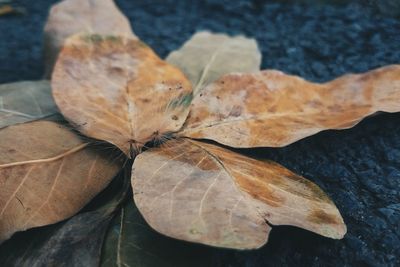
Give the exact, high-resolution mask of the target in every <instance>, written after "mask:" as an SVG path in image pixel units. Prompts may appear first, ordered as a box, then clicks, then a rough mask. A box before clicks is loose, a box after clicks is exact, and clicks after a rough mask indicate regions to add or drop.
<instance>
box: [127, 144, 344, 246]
mask: <svg viewBox="0 0 400 267" xmlns="http://www.w3.org/2000/svg"><path fill="white" fill-rule="evenodd" d="M132 186H133V191H134V199H135V202H136V205H137V207H138V209H139V210H140V212H141V213H142V215H143V216H144V218H145V220H146V221H147V222H148V223H149V224H150V226H152V227H153V228H154V229H155V230H157V231H158V232H161V233H163V234H165V235H168V236H171V237H174V238H177V239H182V240H187V241H192V242H198V243H203V244H207V245H212V246H217V247H227V248H236V249H252V248H258V247H260V246H262V245H263V244H265V243H266V242H267V239H268V234H269V231H270V230H271V227H270V225H269V224H268V223H270V224H273V225H294V226H298V227H301V228H304V229H307V230H310V231H313V232H315V233H318V234H321V235H324V236H327V237H331V238H342V237H343V235H344V234H345V232H346V226H345V225H344V223H343V219H342V217H341V216H340V214H339V211H338V210H337V208H336V207H335V205H334V204H333V203H332V201H331V200H330V199H329V198H328V197H327V196H326V195H325V194H324V192H323V191H322V190H321V189H320V188H319V187H318V186H316V185H315V184H313V183H311V182H309V181H307V180H306V179H304V178H302V177H300V176H298V175H296V174H294V173H292V172H291V171H289V170H287V169H285V168H284V167H282V166H280V165H278V164H276V163H274V162H268V161H258V160H255V159H251V158H249V157H245V156H242V155H240V154H237V153H234V152H232V151H229V150H227V149H223V148H220V147H217V146H215V145H211V144H205V143H202V142H197V141H192V140H189V139H183V140H179V141H172V142H171V143H166V145H165V146H164V147H163V148H156V149H151V150H148V151H146V152H144V153H142V154H140V155H139V156H138V157H137V158H136V160H135V162H134V165H133V174H132ZM267 222H268V223H267Z"/></svg>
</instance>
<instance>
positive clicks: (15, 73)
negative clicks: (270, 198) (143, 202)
mask: <svg viewBox="0 0 400 267" xmlns="http://www.w3.org/2000/svg"><path fill="white" fill-rule="evenodd" d="M53 2H55V1H49V0H40V1H28V0H20V1H18V3H19V5H20V6H24V7H25V8H26V11H27V13H26V15H23V16H10V17H0V82H1V83H4V82H10V81H17V80H27V79H39V78H40V77H41V75H42V72H43V65H42V61H41V43H42V39H41V38H42V28H43V25H44V21H45V19H46V15H47V11H48V7H49V5H50V4H51V3H53ZM264 2H265V1H218V0H205V1H184V0H181V1H179V0H157V1H154V0H151V1H128V0H125V1H124V0H118V1H117V3H118V5H119V6H120V8H121V9H122V10H123V11H124V13H125V14H126V15H127V16H128V17H129V19H130V20H131V22H132V24H133V28H134V31H135V33H136V34H137V35H138V36H139V37H140V38H141V39H142V40H143V41H145V42H147V43H148V44H149V45H150V46H151V47H153V48H154V49H155V50H156V52H158V53H159V54H160V55H161V56H165V55H166V54H167V53H168V52H169V51H171V50H173V49H176V48H178V47H179V46H180V45H181V44H182V43H183V42H184V41H185V40H186V39H188V38H189V37H190V36H191V35H192V34H193V33H194V32H195V31H196V30H202V29H207V30H212V31H218V32H226V33H232V34H233V33H241V34H245V35H247V36H251V37H255V38H256V39H257V40H258V42H259V44H260V48H261V50H262V52H263V57H264V59H263V64H262V66H263V68H276V69H280V70H283V71H286V72H288V73H292V74H297V75H301V76H303V77H305V78H307V79H310V80H313V81H326V80H329V79H332V78H334V77H336V76H338V75H341V74H344V73H347V72H361V71H366V70H369V69H372V68H375V67H379V66H383V65H386V64H392V63H397V64H399V63H400V20H399V19H396V18H385V17H384V16H383V15H382V13H378V12H376V11H374V9H371V8H368V7H366V8H365V7H363V8H361V7H360V6H358V5H356V4H350V5H339V6H329V5H318V6H316V5H291V4H276V3H267V4H264ZM247 152H249V151H247ZM249 153H252V154H254V153H255V154H256V155H258V156H262V157H265V158H270V159H274V160H276V161H278V162H280V163H281V164H283V165H285V166H286V167H288V168H290V169H292V170H294V171H296V172H298V173H300V174H302V175H304V176H305V177H307V178H309V179H310V180H312V181H314V182H316V183H317V184H318V185H320V186H321V187H322V188H323V189H324V190H325V191H326V192H327V193H328V194H329V195H330V196H331V197H332V199H333V200H334V201H335V203H336V204H337V206H338V208H339V210H341V212H342V214H343V217H344V220H345V222H346V223H347V225H348V234H347V235H346V237H345V239H343V240H340V241H335V240H330V239H326V238H323V237H319V236H317V235H314V234H312V233H310V232H307V231H303V230H300V229H296V228H293V227H276V228H275V229H274V230H273V231H272V234H271V236H270V242H269V244H268V245H267V246H265V247H263V248H262V249H260V250H257V251H248V252H235V251H230V250H218V249H215V251H214V252H215V253H214V255H215V265H216V266H257V267H258V266H400V223H399V221H400V113H397V114H380V115H377V116H374V117H372V118H369V119H366V120H364V121H363V122H362V123H360V124H359V125H358V126H356V127H355V128H353V129H350V130H345V131H327V132H323V133H320V134H318V135H316V136H313V137H310V138H307V139H305V140H302V141H300V142H297V143H295V144H293V145H290V146H288V147H286V148H282V149H257V150H255V152H254V151H252V152H249ZM177 242H179V241H177Z"/></svg>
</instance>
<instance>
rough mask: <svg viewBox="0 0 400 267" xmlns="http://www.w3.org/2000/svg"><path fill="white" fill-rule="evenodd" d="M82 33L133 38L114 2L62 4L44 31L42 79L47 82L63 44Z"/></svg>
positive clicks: (85, 0) (68, 1) (87, 0)
mask: <svg viewBox="0 0 400 267" xmlns="http://www.w3.org/2000/svg"><path fill="white" fill-rule="evenodd" d="M82 32H86V33H98V34H117V35H127V36H131V37H133V38H134V37H135V35H134V33H133V31H132V28H131V26H130V24H129V20H128V19H127V18H126V17H125V16H124V15H123V14H122V13H121V11H120V10H119V9H118V7H117V6H116V5H115V3H114V0H64V1H62V2H60V3H58V4H55V5H53V6H52V8H51V9H50V13H49V17H48V19H47V23H46V25H45V28H44V57H45V64H46V66H45V67H46V70H45V72H46V74H45V77H47V78H50V76H51V72H52V70H53V66H54V64H55V62H56V59H57V55H58V53H59V51H60V49H61V47H62V46H63V44H64V41H65V40H66V39H67V38H68V37H70V36H71V35H74V34H77V33H82Z"/></svg>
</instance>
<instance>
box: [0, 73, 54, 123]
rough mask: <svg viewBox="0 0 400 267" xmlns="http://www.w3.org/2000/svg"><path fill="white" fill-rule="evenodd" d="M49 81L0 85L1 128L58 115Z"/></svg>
mask: <svg viewBox="0 0 400 267" xmlns="http://www.w3.org/2000/svg"><path fill="white" fill-rule="evenodd" d="M57 112H58V111H57V107H56V104H55V103H54V100H53V97H52V95H51V88H50V83H49V81H46V80H43V81H32V82H31V81H26V82H15V83H8V84H2V85H0V128H3V127H6V126H9V125H12V124H16V123H22V122H28V121H33V120H37V119H41V118H44V117H48V116H51V115H54V114H55V113H57Z"/></svg>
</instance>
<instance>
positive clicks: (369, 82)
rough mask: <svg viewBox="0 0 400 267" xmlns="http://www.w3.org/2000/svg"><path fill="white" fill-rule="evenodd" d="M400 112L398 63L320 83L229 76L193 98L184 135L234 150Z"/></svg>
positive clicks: (270, 74)
mask: <svg viewBox="0 0 400 267" xmlns="http://www.w3.org/2000/svg"><path fill="white" fill-rule="evenodd" d="M377 111H386V112H398V111H400V65H392V66H387V67H382V68H380V69H376V70H373V71H370V72H367V73H364V74H358V75H346V76H343V77H340V78H338V79H336V80H333V81H331V82H327V83H323V84H316V83H311V82H308V81H305V80H304V79H302V78H299V77H296V76H291V75H286V74H284V73H282V72H280V71H274V70H268V71H261V72H259V73H255V74H230V75H226V76H223V77H222V78H221V79H219V80H218V81H216V82H215V83H213V84H211V85H209V86H208V87H206V88H205V89H203V90H202V92H201V94H200V95H199V96H196V97H195V98H194V100H193V103H192V107H191V111H190V116H189V118H188V120H187V121H186V124H185V128H184V130H183V134H182V135H184V136H187V137H192V138H206V139H212V140H215V141H217V142H219V143H222V144H225V145H229V146H232V147H280V146H285V145H288V144H290V143H293V142H295V141H297V140H300V139H302V138H305V137H307V136H310V135H313V134H315V133H318V132H320V131H322V130H326V129H345V128H349V127H352V126H354V125H355V124H357V123H358V122H359V121H360V120H362V119H363V118H364V117H366V116H368V115H371V114H373V113H375V112H377Z"/></svg>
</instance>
